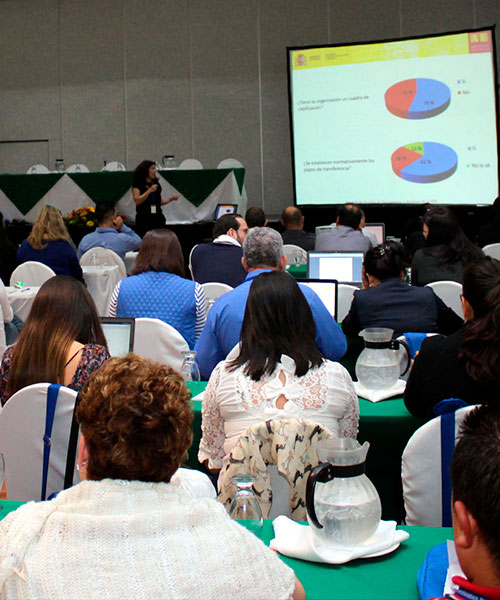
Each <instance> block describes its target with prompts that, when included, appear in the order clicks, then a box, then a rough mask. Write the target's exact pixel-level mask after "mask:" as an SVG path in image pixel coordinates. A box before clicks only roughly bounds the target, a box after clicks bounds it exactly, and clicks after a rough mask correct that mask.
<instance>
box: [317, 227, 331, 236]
mask: <svg viewBox="0 0 500 600" xmlns="http://www.w3.org/2000/svg"><path fill="white" fill-rule="evenodd" d="M329 229H335V225H318V227H316V228H315V230H314V232H315V233H316V235H318V233H321V232H322V231H328V230H329Z"/></svg>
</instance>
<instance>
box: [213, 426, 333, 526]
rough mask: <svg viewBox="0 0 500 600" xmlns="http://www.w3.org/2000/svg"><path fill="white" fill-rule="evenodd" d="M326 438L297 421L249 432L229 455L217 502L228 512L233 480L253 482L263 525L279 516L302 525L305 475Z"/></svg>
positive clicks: (320, 429)
mask: <svg viewBox="0 0 500 600" xmlns="http://www.w3.org/2000/svg"><path fill="white" fill-rule="evenodd" d="M331 437H332V433H331V432H330V431H329V430H328V429H327V428H326V427H323V426H322V425H320V424H319V423H314V422H312V421H306V420H303V419H274V420H270V421H262V422H261V423H256V424H255V425H252V426H250V427H249V428H248V429H247V430H246V431H245V432H243V433H242V435H241V436H240V439H239V440H238V443H237V444H236V446H235V447H234V448H233V449H232V450H231V453H230V455H229V461H228V463H227V465H226V466H225V467H224V468H223V469H222V471H221V472H220V475H219V497H218V499H219V501H220V502H222V503H223V504H224V505H225V506H226V508H227V509H228V510H229V507H230V505H231V501H232V499H233V497H234V495H235V491H236V486H235V484H234V482H233V481H232V478H233V477H238V476H239V475H251V476H252V477H255V481H254V483H253V489H254V491H255V496H256V498H257V500H258V502H259V504H260V507H261V510H262V514H263V516H264V518H265V519H274V518H275V517H276V516H278V515H280V514H286V515H289V516H291V518H293V519H294V520H296V521H303V520H305V519H306V508H305V494H306V483H307V479H308V475H309V473H310V471H311V470H312V469H313V468H314V467H316V466H317V465H318V464H319V463H320V460H319V457H318V446H320V442H321V441H322V440H326V439H328V438H331Z"/></svg>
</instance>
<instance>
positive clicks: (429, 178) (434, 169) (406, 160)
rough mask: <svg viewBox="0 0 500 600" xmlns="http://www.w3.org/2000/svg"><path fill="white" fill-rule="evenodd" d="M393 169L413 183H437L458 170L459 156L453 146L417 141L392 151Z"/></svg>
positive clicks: (402, 177)
mask: <svg viewBox="0 0 500 600" xmlns="http://www.w3.org/2000/svg"><path fill="white" fill-rule="evenodd" d="M391 163H392V170H393V171H394V173H396V175H397V176H398V177H401V179H405V180H406V181H412V182H413V183H435V182H436V181H442V180H443V179H447V178H448V177H450V176H451V175H453V173H454V172H455V171H456V170H457V165H458V157H457V153H456V152H455V150H453V148H450V147H449V146H445V145H444V144H438V143H437V142H415V143H412V144H407V145H406V146H401V147H400V148H398V149H397V150H396V151H394V152H393V153H392V156H391Z"/></svg>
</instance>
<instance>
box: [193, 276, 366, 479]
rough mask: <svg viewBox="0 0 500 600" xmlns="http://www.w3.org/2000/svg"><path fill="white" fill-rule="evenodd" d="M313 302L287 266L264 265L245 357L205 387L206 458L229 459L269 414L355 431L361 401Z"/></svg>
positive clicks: (249, 317)
mask: <svg viewBox="0 0 500 600" xmlns="http://www.w3.org/2000/svg"><path fill="white" fill-rule="evenodd" d="M315 335H316V326H315V323H314V319H313V315H312V312H311V309H310V307H309V304H308V303H307V301H306V299H305V298H304V294H302V292H301V291H300V288H299V286H298V285H297V283H296V282H295V280H294V279H293V278H292V277H290V276H289V275H288V274H287V273H284V272H280V271H270V272H266V273H261V274H260V275H258V276H257V277H256V278H255V279H254V280H253V282H252V284H251V286H250V293H249V295H248V301H247V304H246V310H245V317H244V319H243V324H242V326H241V348H240V354H239V356H238V358H236V359H235V360H232V361H227V360H226V361H223V362H220V363H219V364H218V365H217V367H216V368H215V370H214V371H213V373H212V375H211V376H210V381H209V382H208V386H207V388H206V391H205V396H204V399H203V405H202V411H203V412H202V431H203V437H202V440H201V443H200V450H199V453H198V459H199V461H200V462H203V461H205V460H208V466H209V468H210V469H220V468H222V467H223V466H225V464H226V461H227V460H228V457H229V453H230V452H231V450H232V448H233V447H234V446H235V445H236V443H237V441H238V439H239V437H240V435H241V434H242V433H243V432H244V431H245V430H246V429H247V428H248V427H250V426H251V425H254V424H256V423H259V422H261V421H266V420H269V419H280V418H282V419H294V418H298V419H307V420H310V421H317V422H319V423H321V424H322V425H324V426H325V427H327V428H328V429H329V430H330V431H331V432H332V433H333V434H336V435H338V436H342V437H353V438H355V437H356V435H357V432H358V420H359V405H358V398H357V396H356V393H355V391H354V386H353V384H352V380H351V377H350V375H349V373H348V372H347V371H346V370H345V369H344V367H342V366H341V365H340V364H339V363H334V362H331V361H329V360H325V359H324V358H323V357H322V355H321V352H320V351H319V350H318V348H317V346H316V344H315V341H314V338H315Z"/></svg>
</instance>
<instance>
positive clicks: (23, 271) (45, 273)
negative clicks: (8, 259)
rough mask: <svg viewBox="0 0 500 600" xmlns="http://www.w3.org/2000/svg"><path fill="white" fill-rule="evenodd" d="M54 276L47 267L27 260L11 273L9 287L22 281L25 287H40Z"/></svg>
mask: <svg viewBox="0 0 500 600" xmlns="http://www.w3.org/2000/svg"><path fill="white" fill-rule="evenodd" d="M55 276H56V274H55V273H54V271H53V270H52V269H51V268H50V267H48V266H47V265H44V264H43V263H40V262H37V261H34V260H28V261H26V262H25V263H23V264H22V265H19V266H18V267H16V268H15V269H14V270H13V271H12V275H11V276H10V285H14V283H15V282H16V281H24V283H25V284H26V285H32V286H34V287H40V286H42V285H43V284H44V283H45V282H46V281H47V280H48V279H50V278H51V277H55Z"/></svg>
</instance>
